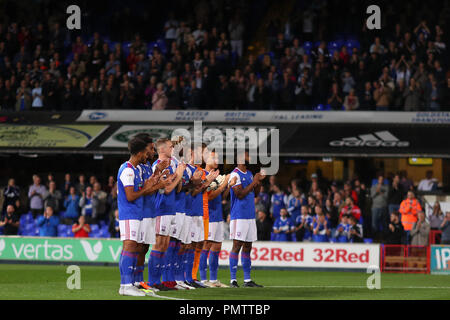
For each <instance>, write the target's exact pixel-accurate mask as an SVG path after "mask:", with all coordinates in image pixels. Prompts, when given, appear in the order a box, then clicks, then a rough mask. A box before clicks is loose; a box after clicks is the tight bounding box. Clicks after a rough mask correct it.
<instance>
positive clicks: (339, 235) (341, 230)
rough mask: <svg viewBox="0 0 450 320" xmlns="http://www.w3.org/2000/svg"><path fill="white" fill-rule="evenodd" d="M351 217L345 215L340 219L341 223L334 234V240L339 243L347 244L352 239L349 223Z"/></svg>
mask: <svg viewBox="0 0 450 320" xmlns="http://www.w3.org/2000/svg"><path fill="white" fill-rule="evenodd" d="M349 219H350V215H348V214H344V215H342V216H341V218H340V223H339V224H338V225H337V227H336V231H335V233H334V238H335V239H336V241H337V242H341V243H345V242H349V238H350V234H349V231H350V223H349Z"/></svg>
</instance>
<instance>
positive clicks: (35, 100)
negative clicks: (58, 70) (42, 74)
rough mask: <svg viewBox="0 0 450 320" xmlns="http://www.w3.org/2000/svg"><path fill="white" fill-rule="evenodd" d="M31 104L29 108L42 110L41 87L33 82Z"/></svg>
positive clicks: (37, 82) (36, 82) (38, 83)
mask: <svg viewBox="0 0 450 320" xmlns="http://www.w3.org/2000/svg"><path fill="white" fill-rule="evenodd" d="M31 97H32V103H31V107H32V109H33V110H34V108H42V107H43V106H44V104H43V102H42V87H41V83H40V82H39V81H37V80H36V81H34V88H33V90H31Z"/></svg>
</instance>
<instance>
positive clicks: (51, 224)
mask: <svg viewBox="0 0 450 320" xmlns="http://www.w3.org/2000/svg"><path fill="white" fill-rule="evenodd" d="M36 225H37V226H38V227H39V236H41V237H56V236H57V235H58V230H57V227H58V225H59V218H58V217H57V216H54V215H53V208H52V207H46V208H45V212H44V214H43V215H42V216H40V217H39V218H38V219H37V221H36Z"/></svg>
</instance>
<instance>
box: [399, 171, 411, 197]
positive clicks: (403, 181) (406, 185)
mask: <svg viewBox="0 0 450 320" xmlns="http://www.w3.org/2000/svg"><path fill="white" fill-rule="evenodd" d="M400 185H401V186H402V187H403V190H404V191H405V192H408V191H413V190H414V182H413V181H412V180H411V179H409V178H408V171H406V170H402V171H401V172H400Z"/></svg>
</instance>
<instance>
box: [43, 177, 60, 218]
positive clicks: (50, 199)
mask: <svg viewBox="0 0 450 320" xmlns="http://www.w3.org/2000/svg"><path fill="white" fill-rule="evenodd" d="M61 200H62V195H61V191H59V190H57V189H56V183H55V182H54V181H51V182H50V183H49V186H48V191H47V193H46V194H45V196H44V207H45V208H46V207H52V208H53V212H59V210H60V205H61Z"/></svg>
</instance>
